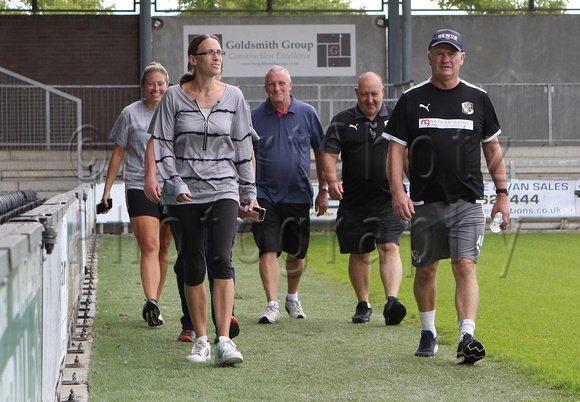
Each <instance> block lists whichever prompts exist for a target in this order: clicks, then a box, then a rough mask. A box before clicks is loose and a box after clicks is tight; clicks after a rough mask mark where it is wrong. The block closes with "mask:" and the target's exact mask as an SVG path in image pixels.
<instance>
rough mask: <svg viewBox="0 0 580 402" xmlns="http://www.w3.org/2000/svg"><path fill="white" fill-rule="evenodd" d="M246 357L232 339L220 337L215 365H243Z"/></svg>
mask: <svg viewBox="0 0 580 402" xmlns="http://www.w3.org/2000/svg"><path fill="white" fill-rule="evenodd" d="M243 361H244V357H243V356H242V354H241V353H240V352H239V351H238V349H236V344H235V343H234V341H232V340H231V339H230V338H227V337H224V336H222V337H220V341H219V343H218V344H217V347H216V352H215V364H216V365H222V364H237V363H242V362H243Z"/></svg>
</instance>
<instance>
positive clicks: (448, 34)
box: [429, 29, 463, 52]
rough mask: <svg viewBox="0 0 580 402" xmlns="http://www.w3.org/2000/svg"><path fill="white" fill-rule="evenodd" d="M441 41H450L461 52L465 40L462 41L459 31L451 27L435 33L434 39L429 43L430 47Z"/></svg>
mask: <svg viewBox="0 0 580 402" xmlns="http://www.w3.org/2000/svg"><path fill="white" fill-rule="evenodd" d="M440 43H449V44H451V45H453V46H455V47H456V48H457V50H459V51H460V52H463V42H462V41H461V35H460V34H459V32H455V31H453V30H451V29H440V30H438V31H437V32H435V33H434V34H433V39H431V42H430V43H429V49H431V48H432V47H433V46H437V45H439V44H440Z"/></svg>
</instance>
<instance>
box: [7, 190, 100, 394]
mask: <svg viewBox="0 0 580 402" xmlns="http://www.w3.org/2000/svg"><path fill="white" fill-rule="evenodd" d="M94 206H95V189H94V185H92V184H83V185H80V186H79V187H77V188H76V189H74V190H72V191H70V192H67V193H63V194H59V195H58V196H55V197H53V198H51V199H49V200H47V201H46V202H45V203H44V204H43V205H41V206H39V207H37V208H35V209H32V210H30V211H28V212H26V213H24V214H21V215H19V216H18V217H16V218H13V219H11V220H10V221H8V222H7V223H5V224H3V225H1V226H0V401H60V400H61V387H62V385H63V370H64V367H65V358H66V354H67V351H68V350H70V347H71V339H74V336H75V334H76V331H77V327H78V326H80V325H79V323H78V317H79V310H80V309H81V304H82V301H81V297H82V294H83V283H82V280H83V278H84V274H85V270H86V269H87V266H88V265H87V264H88V263H89V251H90V248H91V244H93V243H94V240H95V239H94V237H95V222H96V214H95V208H94Z"/></svg>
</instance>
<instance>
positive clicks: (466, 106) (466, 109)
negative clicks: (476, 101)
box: [461, 102, 473, 114]
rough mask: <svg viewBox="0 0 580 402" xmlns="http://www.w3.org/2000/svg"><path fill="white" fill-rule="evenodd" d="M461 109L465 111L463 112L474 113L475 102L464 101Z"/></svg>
mask: <svg viewBox="0 0 580 402" xmlns="http://www.w3.org/2000/svg"><path fill="white" fill-rule="evenodd" d="M461 111H462V112H463V114H473V103H471V102H463V103H462V104H461Z"/></svg>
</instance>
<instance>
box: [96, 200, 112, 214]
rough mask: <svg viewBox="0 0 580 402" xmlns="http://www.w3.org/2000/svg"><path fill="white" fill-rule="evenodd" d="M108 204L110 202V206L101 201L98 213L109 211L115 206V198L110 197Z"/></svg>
mask: <svg viewBox="0 0 580 402" xmlns="http://www.w3.org/2000/svg"><path fill="white" fill-rule="evenodd" d="M107 204H109V206H108V207H106V206H105V203H104V202H101V203H100V204H98V205H97V214H102V213H103V212H106V211H108V210H109V209H111V208H113V199H112V198H109V199H108V200H107Z"/></svg>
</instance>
